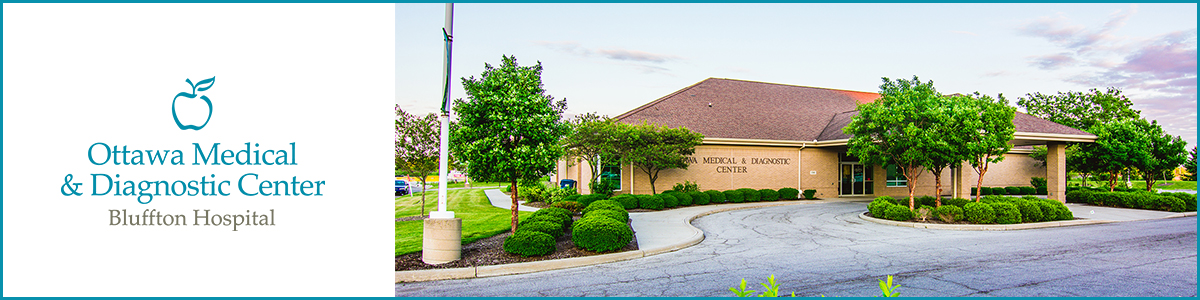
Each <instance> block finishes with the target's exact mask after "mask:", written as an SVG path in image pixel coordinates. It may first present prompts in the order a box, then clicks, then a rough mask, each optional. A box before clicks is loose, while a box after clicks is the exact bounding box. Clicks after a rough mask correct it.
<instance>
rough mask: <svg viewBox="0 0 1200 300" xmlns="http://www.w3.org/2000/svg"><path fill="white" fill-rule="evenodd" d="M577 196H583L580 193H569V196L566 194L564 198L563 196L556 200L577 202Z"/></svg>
mask: <svg viewBox="0 0 1200 300" xmlns="http://www.w3.org/2000/svg"><path fill="white" fill-rule="evenodd" d="M579 197H583V195H580V194H574V195H570V196H567V197H566V198H563V199H562V201H558V202H563V201H571V202H579ZM558 202H554V203H558Z"/></svg>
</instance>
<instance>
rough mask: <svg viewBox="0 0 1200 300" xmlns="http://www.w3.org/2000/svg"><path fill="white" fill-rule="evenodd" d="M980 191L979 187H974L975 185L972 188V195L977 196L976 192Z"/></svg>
mask: <svg viewBox="0 0 1200 300" xmlns="http://www.w3.org/2000/svg"><path fill="white" fill-rule="evenodd" d="M978 192H979V188H974V187H973V188H971V196H975V193H978Z"/></svg>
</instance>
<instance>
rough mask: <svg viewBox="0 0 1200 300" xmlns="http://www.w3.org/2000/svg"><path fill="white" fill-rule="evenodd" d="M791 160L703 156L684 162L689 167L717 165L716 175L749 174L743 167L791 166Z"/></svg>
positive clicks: (692, 157) (690, 158) (687, 159)
mask: <svg viewBox="0 0 1200 300" xmlns="http://www.w3.org/2000/svg"><path fill="white" fill-rule="evenodd" d="M792 160H793V159H792V158H782V157H731V156H705V157H700V158H696V157H695V156H689V157H687V158H686V159H684V161H686V162H687V163H688V164H689V165H696V164H700V165H717V166H714V168H715V169H716V171H717V173H749V172H748V170H749V169H747V168H746V167H745V165H791V164H792Z"/></svg>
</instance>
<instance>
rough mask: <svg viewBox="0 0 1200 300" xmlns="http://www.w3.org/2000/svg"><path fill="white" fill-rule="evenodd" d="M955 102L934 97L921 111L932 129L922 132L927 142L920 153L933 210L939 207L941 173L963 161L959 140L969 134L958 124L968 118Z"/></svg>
mask: <svg viewBox="0 0 1200 300" xmlns="http://www.w3.org/2000/svg"><path fill="white" fill-rule="evenodd" d="M957 100H958V99H956V98H955V97H953V96H943V97H938V98H937V99H935V100H934V103H933V104H934V106H933V107H930V108H927V109H925V110H924V111H923V113H924V114H925V115H926V116H925V118H926V119H927V120H929V121H930V122H931V125H932V126H931V127H930V130H928V131H926V135H927V136H928V137H929V138H927V139H925V140H924V142H923V143H922V144H921V145H920V149H921V151H924V152H925V153H926V154H928V155H929V157H928V159H927V160H926V161H925V168H926V169H929V171H930V172H931V173H933V182H934V191H935V193H936V195H935V197H934V199H935V200H934V205H935V206H942V170H945V169H946V168H950V169H951V170H953V169H956V168H959V166H961V165H962V162H963V161H965V160H967V157H966V155H965V152H964V149H965V148H964V146H963V143H965V141H963V140H962V139H960V138H959V137H962V136H966V135H970V134H971V132H967V131H966V130H968V129H969V128H967V127H966V126H964V122H963V121H962V120H961V119H962V118H964V117H970V115H969V114H968V113H967V112H969V110H967V109H965V106H964V103H960V102H959V101H957ZM910 197H911V195H910Z"/></svg>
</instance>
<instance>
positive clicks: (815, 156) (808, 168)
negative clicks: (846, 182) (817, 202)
mask: <svg viewBox="0 0 1200 300" xmlns="http://www.w3.org/2000/svg"><path fill="white" fill-rule="evenodd" d="M838 168H839V163H838V152H837V151H833V150H828V149H822V148H806V149H804V150H801V151H800V182H801V183H802V184H801V188H800V190H801V191H804V190H817V196H816V197H817V198H834V197H837V196H838ZM814 173H815V174H814Z"/></svg>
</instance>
